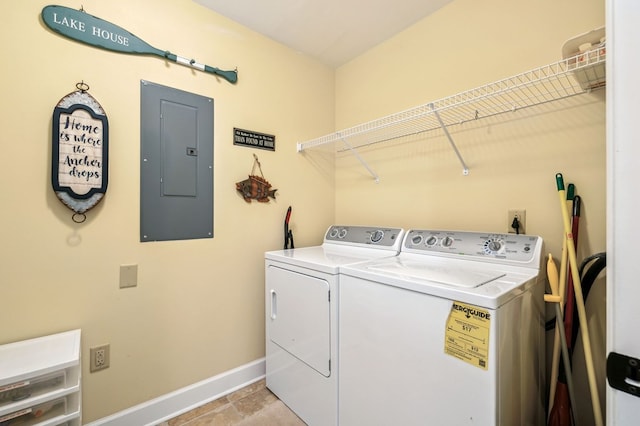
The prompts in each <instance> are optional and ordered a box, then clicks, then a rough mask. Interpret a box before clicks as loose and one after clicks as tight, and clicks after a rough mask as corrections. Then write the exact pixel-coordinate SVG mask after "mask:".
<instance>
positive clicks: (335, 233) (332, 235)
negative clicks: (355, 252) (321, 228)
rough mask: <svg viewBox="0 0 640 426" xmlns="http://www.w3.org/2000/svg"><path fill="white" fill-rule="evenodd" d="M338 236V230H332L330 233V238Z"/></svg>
mask: <svg viewBox="0 0 640 426" xmlns="http://www.w3.org/2000/svg"><path fill="white" fill-rule="evenodd" d="M337 236H338V229H337V228H331V231H329V237H331V238H335V237H337Z"/></svg>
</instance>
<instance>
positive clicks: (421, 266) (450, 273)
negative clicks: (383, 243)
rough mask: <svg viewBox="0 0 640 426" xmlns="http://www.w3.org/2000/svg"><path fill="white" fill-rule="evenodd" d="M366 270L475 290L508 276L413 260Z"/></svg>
mask: <svg viewBox="0 0 640 426" xmlns="http://www.w3.org/2000/svg"><path fill="white" fill-rule="evenodd" d="M366 269H368V270H369V271H373V272H382V273H392V274H396V275H399V276H403V277H406V278H413V279H418V280H425V281H431V282H436V283H441V284H446V285H450V286H455V287H464V288H474V287H478V286H481V285H483V284H486V283H489V282H491V281H494V280H497V279H498V278H502V277H504V276H505V275H506V274H505V273H503V272H501V271H496V270H495V269H494V270H480V269H474V268H471V267H464V266H462V267H461V266H460V265H458V266H457V267H455V268H452V267H451V266H450V265H449V266H446V265H438V264H433V263H425V262H418V261H413V260H406V259H403V260H399V261H398V262H397V263H387V264H372V265H370V266H367V267H366Z"/></svg>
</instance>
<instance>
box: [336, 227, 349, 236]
mask: <svg viewBox="0 0 640 426" xmlns="http://www.w3.org/2000/svg"><path fill="white" fill-rule="evenodd" d="M346 236H347V230H346V229H344V228H343V229H341V230H340V232H339V233H338V238H344V237H346Z"/></svg>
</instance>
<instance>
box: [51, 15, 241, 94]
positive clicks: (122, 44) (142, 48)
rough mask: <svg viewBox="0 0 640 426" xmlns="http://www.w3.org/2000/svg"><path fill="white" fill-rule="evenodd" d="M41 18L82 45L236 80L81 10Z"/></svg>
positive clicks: (229, 73)
mask: <svg viewBox="0 0 640 426" xmlns="http://www.w3.org/2000/svg"><path fill="white" fill-rule="evenodd" d="M41 15H42V20H43V22H44V23H45V25H46V26H47V27H49V28H50V29H51V30H53V31H55V32H56V33H58V34H60V35H62V36H64V37H68V38H70V39H73V40H76V41H79V42H81V43H85V44H88V45H91V46H95V47H99V48H101V49H106V50H111V51H114V52H120V53H131V54H135V55H154V56H159V57H161V58H163V59H167V60H170V61H172V62H175V63H178V64H181V65H186V66H188V67H191V68H195V69H197V70H200V71H204V72H207V73H210V74H215V75H217V76H219V77H222V78H224V79H225V80H227V81H228V82H230V83H233V84H235V83H236V82H237V81H238V72H237V71H236V70H233V71H223V70H221V69H218V68H215V67H211V66H209V65H205V64H200V63H198V62H196V60H195V59H187V58H183V57H181V56H178V55H176V54H174V53H171V52H169V51H167V50H160V49H156V48H155V47H153V46H151V45H150V44H148V43H147V42H145V41H144V40H142V39H141V38H139V37H136V36H135V35H133V34H132V33H130V32H129V31H127V30H125V29H124V28H121V27H119V26H117V25H115V24H112V23H111V22H108V21H105V20H104V19H100V18H98V17H96V16H92V15H89V14H88V13H86V12H84V10H75V9H71V8H68V7H64V6H57V5H49V6H45V7H44V8H43V9H42V14H41Z"/></svg>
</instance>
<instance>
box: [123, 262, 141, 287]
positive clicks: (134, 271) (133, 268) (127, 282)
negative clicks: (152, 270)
mask: <svg viewBox="0 0 640 426" xmlns="http://www.w3.org/2000/svg"><path fill="white" fill-rule="evenodd" d="M137 285H138V265H120V288H129V287H136V286H137Z"/></svg>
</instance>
